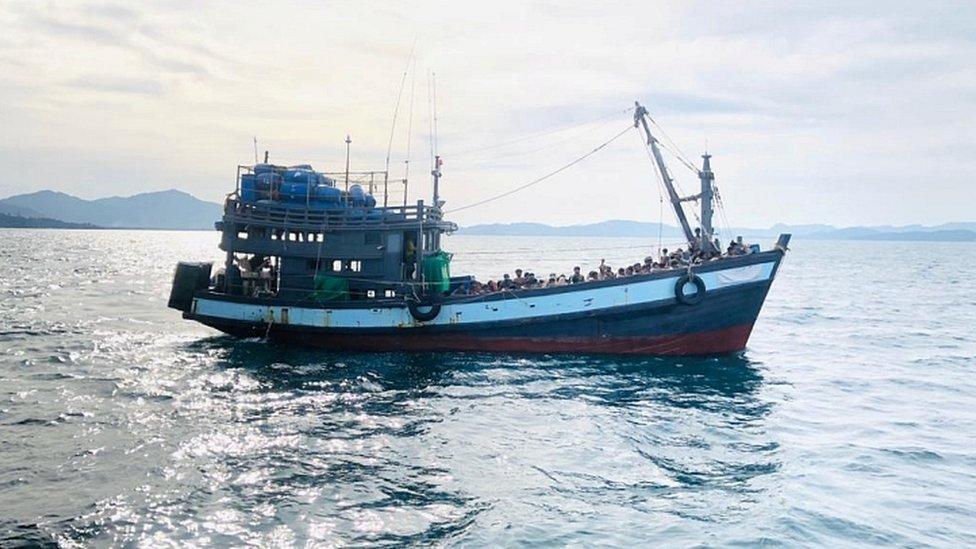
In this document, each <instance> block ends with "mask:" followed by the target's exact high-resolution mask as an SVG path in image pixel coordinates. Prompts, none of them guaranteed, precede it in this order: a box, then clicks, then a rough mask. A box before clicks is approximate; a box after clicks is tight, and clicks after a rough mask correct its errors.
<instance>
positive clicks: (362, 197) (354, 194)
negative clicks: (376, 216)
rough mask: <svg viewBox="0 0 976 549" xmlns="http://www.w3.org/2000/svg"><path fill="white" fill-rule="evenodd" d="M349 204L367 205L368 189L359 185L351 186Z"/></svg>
mask: <svg viewBox="0 0 976 549" xmlns="http://www.w3.org/2000/svg"><path fill="white" fill-rule="evenodd" d="M349 204H350V205H352V206H365V205H366V191H364V190H363V188H362V187H360V186H359V185H353V186H352V187H349Z"/></svg>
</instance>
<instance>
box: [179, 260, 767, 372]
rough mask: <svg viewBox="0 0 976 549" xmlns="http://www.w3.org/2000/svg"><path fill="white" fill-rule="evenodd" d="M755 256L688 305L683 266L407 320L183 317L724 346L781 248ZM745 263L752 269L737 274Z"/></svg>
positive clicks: (240, 332)
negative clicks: (679, 287)
mask: <svg viewBox="0 0 976 549" xmlns="http://www.w3.org/2000/svg"><path fill="white" fill-rule="evenodd" d="M762 255H763V256H765V257H755V258H748V259H745V258H744V259H742V260H729V261H728V262H727V263H726V264H723V265H718V266H715V265H712V266H709V267H708V268H704V269H702V270H701V271H702V272H701V273H700V276H701V277H702V278H703V279H704V280H705V282H706V286H708V288H707V290H706V292H705V295H704V299H702V300H701V301H700V302H698V303H694V304H689V303H685V302H682V300H679V299H677V296H676V294H675V287H674V286H675V282H676V280H677V277H678V276H680V275H681V274H682V271H676V272H673V273H671V274H670V275H668V274H667V273H665V274H662V275H658V276H652V277H634V278H633V280H627V279H622V280H621V279H618V281H616V282H613V283H609V284H601V283H588V284H585V285H578V286H574V287H572V288H569V289H565V290H563V291H557V292H541V293H539V294H540V295H533V294H532V292H528V293H526V294H524V295H522V296H519V295H518V294H515V295H511V296H500V297H498V298H495V299H486V300H479V301H477V302H474V303H470V302H460V303H456V304H450V303H449V304H445V306H444V311H442V312H441V314H440V315H439V317H438V319H437V321H433V322H418V321H414V320H412V319H409V316H408V313H407V312H406V310H405V308H403V307H402V306H401V307H399V308H396V310H387V309H383V308H365V307H362V306H360V307H359V308H355V307H353V308H350V307H346V308H345V310H342V309H338V308H333V309H322V308H315V309H307V308H302V307H301V306H294V305H293V306H290V307H285V306H281V307H279V308H277V309H276V308H275V306H272V305H256V304H254V303H248V302H246V301H241V300H236V301H227V300H220V303H211V302H208V299H207V296H200V297H198V298H196V302H195V304H194V308H193V310H191V311H190V312H187V313H186V314H185V315H184V316H185V317H187V318H192V319H194V320H197V321H199V322H201V323H203V324H206V325H208V326H211V327H213V328H216V329H218V330H221V331H223V332H225V333H228V334H232V335H235V336H239V337H268V338H269V339H272V340H275V341H281V342H288V343H297V344H301V345H309V346H316V347H322V348H326V349H332V350H341V351H377V352H379V351H480V352H528V353H608V354H637V355H713V354H727V353H733V352H737V351H741V350H743V349H744V348H745V347H746V344H747V342H748V340H749V335H750V334H751V332H752V327H753V325H754V323H755V321H756V319H757V317H758V315H759V312H760V310H761V308H762V305H763V302H764V301H765V298H766V294H767V292H768V291H769V288H770V285H771V283H772V280H773V278H774V275H775V273H776V270H777V268H778V266H779V262H780V259H781V257H782V254H780V253H776V252H767V253H765V254H762ZM745 271H748V272H751V273H753V274H751V275H750V276H749V277H743V276H742V273H743V272H745ZM696 274H698V273H696ZM732 275H735V277H734V276H732ZM736 277H738V278H736ZM723 280H724V281H725V282H723ZM729 280H731V281H732V282H729ZM590 284H592V285H593V287H592V288H590V287H589V286H590ZM537 293H538V292H537ZM601 300H603V301H601ZM594 303H595V304H597V305H598V306H595V307H594V305H593V304H594ZM557 305H558V306H557ZM350 309H352V310H350ZM343 315H345V316H343ZM390 315H394V316H392V317H390ZM395 315H400V316H399V317H398V316H395ZM405 315H406V318H407V319H408V320H404V319H403V318H404V316H405ZM343 319H345V320H343ZM343 324H345V325H343Z"/></svg>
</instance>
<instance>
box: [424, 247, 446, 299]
mask: <svg viewBox="0 0 976 549" xmlns="http://www.w3.org/2000/svg"><path fill="white" fill-rule="evenodd" d="M424 282H425V283H426V287H427V291H428V292H430V293H432V294H446V293H447V292H448V291H450V289H451V254H449V253H447V252H445V251H440V252H435V253H432V254H429V255H425V256H424Z"/></svg>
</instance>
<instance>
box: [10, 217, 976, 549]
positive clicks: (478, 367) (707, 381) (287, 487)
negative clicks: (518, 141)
mask: <svg viewBox="0 0 976 549" xmlns="http://www.w3.org/2000/svg"><path fill="white" fill-rule="evenodd" d="M0 237H2V238H3V242H4V245H3V246H2V247H0V259H2V260H3V264H4V265H5V266H6V269H5V270H4V271H3V272H2V273H0V306H2V308H3V310H4V314H5V318H4V321H3V324H2V326H0V349H2V355H0V429H2V433H3V436H2V437H0V546H6V545H14V544H30V543H55V542H60V543H62V544H67V545H71V544H80V545H89V544H96V545H104V544H117V545H129V544H145V545H151V546H152V545H164V544H186V543H191V542H192V543H198V544H220V545H241V544H245V543H248V544H258V545H269V546H289V545H296V546H297V545H307V544H313V545H318V544H340V545H341V544H367V543H368V544H372V543H389V544H401V543H425V544H451V543H457V544H464V545H483V546H487V545H491V546H493V545H497V544H506V545H508V544H522V543H526V544H527V543H533V544H537V543H547V544H557V545H565V544H576V545H589V544H593V543H602V544H612V545H634V544H637V543H641V542H645V543H646V542H647V541H648V540H654V541H656V542H658V543H662V544H668V545H695V544H709V545H715V544H727V543H741V544H747V545H755V544H758V543H761V542H775V543H786V544H797V543H821V544H830V545H833V544H838V543H842V544H848V545H863V544H898V545H920V544H934V545H943V546H964V545H973V544H976V534H974V532H976V519H974V517H976V506H974V499H973V493H974V492H976V435H974V433H976V412H974V410H976V380H974V376H973V372H974V366H976V360H974V356H976V341H974V336H973V330H972V327H973V326H974V325H976V292H974V291H973V290H974V288H976V272H974V271H973V270H972V269H966V268H962V267H960V261H959V260H958V258H960V257H971V256H972V255H974V252H976V247H974V245H973V244H955V243H946V244H921V243H884V244H878V243H854V242H819V241H804V240H802V239H801V240H798V241H795V242H794V244H793V248H794V249H793V250H792V251H791V252H790V254H789V255H788V256H787V258H786V262H785V263H784V266H783V268H782V270H781V272H780V275H779V278H778V279H777V281H776V283H775V284H774V286H773V290H772V292H771V293H770V296H769V299H768V301H767V304H766V307H765V308H764V310H763V313H762V315H761V317H760V321H759V323H758V324H757V326H756V329H755V331H754V334H753V337H752V340H751V342H750V347H749V349H748V350H747V351H746V352H745V353H743V354H742V355H740V356H730V357H722V358H695V359H687V358H679V359H658V358H618V357H607V356H565V355H559V356H557V355H552V356H548V355H540V356H532V355H489V354H395V353H387V354H377V355H370V354H340V353H331V352H328V351H322V350H313V349H304V348H298V347H287V346H279V345H270V344H268V343H266V342H264V341H262V340H259V339H252V340H243V341H240V340H235V339H232V338H229V337H226V336H222V335H220V334H218V333H217V332H214V331H212V330H209V329H207V328H204V327H202V326H199V325H196V324H193V323H190V322H186V321H183V320H182V319H181V318H180V316H179V313H178V312H176V311H173V310H170V309H167V308H166V307H165V305H166V298H167V296H168V292H169V283H170V281H171V276H172V271H173V266H174V265H175V263H176V262H177V261H178V260H210V259H213V260H217V261H219V258H220V255H219V250H217V247H216V245H217V241H218V235H217V234H215V233H207V232H153V231H132V232H129V231H49V230H44V231H16V230H5V231H0ZM653 244H655V243H654V242H651V241H650V240H647V239H586V240H585V241H582V242H581V241H579V240H578V239H573V238H497V239H492V238H486V237H474V236H454V237H450V238H448V239H446V241H445V246H446V247H447V248H448V249H450V250H452V251H454V252H457V255H456V257H455V260H454V263H453V270H454V273H455V274H462V273H475V274H477V275H479V276H480V277H482V278H486V277H489V276H491V277H498V276H500V275H501V274H502V272H503V271H500V270H499V269H501V268H505V269H508V270H509V272H511V271H513V270H514V268H515V267H518V266H521V267H524V268H528V269H530V270H534V271H535V272H536V273H537V274H540V273H545V274H548V273H549V272H553V271H556V272H568V271H569V270H570V269H571V268H572V266H573V265H574V264H577V263H582V264H583V266H584V271H586V270H589V269H592V268H594V267H595V265H596V264H598V263H599V261H600V259H607V261H608V262H610V263H611V264H612V265H614V266H618V265H623V264H625V263H626V262H630V263H633V262H635V261H639V260H641V259H642V258H643V256H644V255H648V254H649V253H651V252H652V251H653V250H652V245H653ZM768 244H769V243H765V242H764V245H768ZM830 257H834V258H836V257H843V258H845V260H846V261H847V262H849V263H850V265H849V267H848V266H847V265H845V266H844V267H840V266H838V265H837V264H836V262H832V261H825V259H826V258H830Z"/></svg>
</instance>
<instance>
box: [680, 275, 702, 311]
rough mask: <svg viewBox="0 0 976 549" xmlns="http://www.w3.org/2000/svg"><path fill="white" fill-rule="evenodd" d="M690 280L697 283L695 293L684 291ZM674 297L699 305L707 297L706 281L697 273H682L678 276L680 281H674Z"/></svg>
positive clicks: (688, 303) (686, 303)
mask: <svg viewBox="0 0 976 549" xmlns="http://www.w3.org/2000/svg"><path fill="white" fill-rule="evenodd" d="M689 282H691V283H692V284H694V285H695V289H696V291H695V293H693V294H686V293H685V292H684V289H685V284H688V283H689ZM674 297H676V298H677V299H678V302H679V303H684V304H685V305H698V304H699V303H701V302H702V300H704V299H705V281H704V280H702V279H701V277H700V276H698V275H696V274H685V275H681V276H680V277H678V281H677V282H675V283H674Z"/></svg>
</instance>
